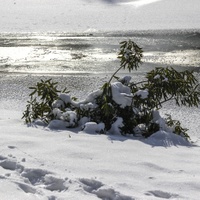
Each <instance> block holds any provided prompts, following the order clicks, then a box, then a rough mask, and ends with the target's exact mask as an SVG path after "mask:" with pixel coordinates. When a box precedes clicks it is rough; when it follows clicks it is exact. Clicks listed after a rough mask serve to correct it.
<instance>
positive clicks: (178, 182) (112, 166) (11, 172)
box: [0, 75, 200, 200]
mask: <svg viewBox="0 0 200 200" xmlns="http://www.w3.org/2000/svg"><path fill="white" fill-rule="evenodd" d="M40 78H41V77H38V76H31V75H21V76H19V77H16V75H7V76H6V77H5V76H2V77H1V79H0V80H1V86H0V89H1V91H3V93H4V94H2V98H1V99H0V113H1V115H0V128H1V129H0V138H1V139H0V199H2V200H7V199H12V200H15V199H16V200H29V199H30V200H31V199H48V200H58V199H62V200H68V199H73V200H74V199H80V200H90V199H91V200H93V199H103V200H133V199H138V200H144V199H145V200H146V199H147V200H149V199H151V200H154V199H185V200H188V199H189V200H198V199H199V190H200V161H199V159H198V156H199V153H200V150H199V147H200V141H199V139H200V134H199V130H200V123H199V119H198V117H199V108H181V109H180V108H177V107H175V106H173V105H172V104H168V105H166V106H165V107H164V109H163V113H164V112H167V113H169V114H171V115H172V116H173V117H174V118H177V119H179V120H181V121H182V123H183V125H184V126H186V127H188V128H189V129H190V131H189V134H190V135H191V138H192V143H188V142H186V141H185V140H183V139H182V138H180V137H179V136H175V135H172V134H169V133H165V132H160V133H159V134H156V135H154V136H152V137H150V138H148V139H144V138H134V137H124V136H119V135H118V136H117V135H99V134H96V133H94V132H91V131H90V134H88V133H86V132H83V131H81V128H76V129H67V130H49V129H47V128H44V127H42V126H41V127H39V126H38V127H27V126H26V125H25V124H24V122H23V121H22V120H21V116H22V111H23V110H24V108H25V104H26V101H25V100H26V99H28V91H27V87H28V86H29V85H33V83H34V82H36V81H37V80H38V79H40ZM46 78H49V77H46ZM52 78H53V79H54V80H57V81H59V80H60V82H61V83H62V85H65V84H68V85H69V88H70V87H71V88H70V89H73V88H74V92H75V93H77V94H78V93H79V94H80V96H82V97H83V96H84V95H85V93H88V92H89V91H90V90H93V89H94V88H96V87H98V86H99V85H101V83H102V82H104V81H105V79H106V78H105V77H104V78H103V77H98V76H97V77H84V76H82V75H80V77H76V78H73V77H70V76H69V77H63V76H61V77H57V76H55V77H52ZM139 78H140V77H138V79H139ZM77 80H79V81H77ZM91 82H94V83H95V84H94V85H92V84H91ZM74 83H77V86H75V85H74ZM70 84H71V85H70ZM87 85H88V87H87V88H86V89H85V90H83V88H82V86H84V87H85V86H87ZM81 88H82V90H83V91H82V92H80V90H81ZM29 92H30V91H29Z"/></svg>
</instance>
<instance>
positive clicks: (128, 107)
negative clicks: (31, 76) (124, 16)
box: [23, 40, 200, 138]
mask: <svg viewBox="0 0 200 200" xmlns="http://www.w3.org/2000/svg"><path fill="white" fill-rule="evenodd" d="M120 44H121V46H120V51H119V54H118V58H119V59H120V67H119V68H118V69H117V70H116V71H115V72H114V74H113V75H112V76H111V78H110V79H109V81H108V82H106V83H105V84H104V85H103V86H102V88H101V89H99V90H97V91H95V92H93V93H91V94H89V95H88V97H87V98H86V100H85V101H83V102H77V101H76V98H71V97H70V96H69V95H68V94H67V93H66V89H64V90H63V91H60V90H58V89H57V85H58V83H55V82H53V81H52V80H51V79H50V80H46V81H43V80H41V82H38V83H37V85H36V86H35V87H30V89H31V90H33V92H32V93H31V94H30V101H28V104H27V107H26V110H25V111H24V113H23V118H24V119H25V122H26V123H31V122H34V120H36V119H41V120H43V121H45V122H46V123H47V124H49V123H50V122H51V121H52V120H55V119H57V120H61V121H64V122H66V123H65V125H66V127H74V126H77V125H78V122H79V121H80V120H81V119H83V118H87V119H88V120H87V121H90V122H96V123H97V124H99V123H104V125H105V130H104V132H106V131H111V130H112V128H113V127H114V125H116V124H117V122H118V121H121V124H117V126H116V127H117V128H118V130H119V132H120V133H121V134H123V135H126V134H134V135H136V134H140V135H143V136H144V137H149V136H150V135H152V134H153V133H155V132H157V131H158V130H168V131H172V132H174V133H175V134H178V135H181V136H183V137H185V138H189V136H188V134H187V129H185V128H183V127H182V126H181V124H180V122H179V121H176V120H172V118H171V116H170V115H168V116H167V118H166V119H164V118H162V117H160V115H159V112H158V110H159V109H160V108H162V105H163V103H165V102H167V101H170V100H173V101H175V103H176V104H177V105H178V106H182V105H183V106H197V107H198V106H199V103H200V98H199V97H200V92H199V90H198V86H199V85H198V81H197V79H196V78H195V76H194V74H193V73H192V72H190V71H183V72H178V71H176V70H175V69H173V68H155V69H154V70H152V71H150V72H148V73H147V74H146V76H145V80H144V81H141V82H138V83H135V82H131V81H130V80H131V77H130V76H126V77H123V78H118V77H116V74H117V72H119V71H120V70H121V69H127V70H128V71H129V72H131V71H132V70H137V69H138V67H139V65H140V64H141V59H142V56H143V54H142V53H143V51H142V49H141V48H140V47H138V45H137V44H136V43H134V42H133V41H131V40H128V41H123V42H121V43H120ZM113 79H117V82H113ZM119 119H120V120H119Z"/></svg>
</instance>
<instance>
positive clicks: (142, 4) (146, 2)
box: [120, 0, 161, 7]
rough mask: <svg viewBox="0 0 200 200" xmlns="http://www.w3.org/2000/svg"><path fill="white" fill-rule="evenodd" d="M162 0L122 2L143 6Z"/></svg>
mask: <svg viewBox="0 0 200 200" xmlns="http://www.w3.org/2000/svg"><path fill="white" fill-rule="evenodd" d="M158 1H161V0H136V1H131V2H124V3H120V4H123V5H133V6H135V7H141V6H145V5H147V4H151V3H155V2H158Z"/></svg>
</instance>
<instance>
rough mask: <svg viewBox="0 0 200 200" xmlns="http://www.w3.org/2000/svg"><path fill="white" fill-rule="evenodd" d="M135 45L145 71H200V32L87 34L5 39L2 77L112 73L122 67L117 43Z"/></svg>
mask: <svg viewBox="0 0 200 200" xmlns="http://www.w3.org/2000/svg"><path fill="white" fill-rule="evenodd" d="M127 39H131V40H133V41H135V42H136V43H137V44H138V45H139V46H140V47H142V48H143V50H144V58H143V65H142V66H141V68H140V69H139V71H140V70H141V71H142V72H144V71H148V70H149V69H152V67H155V66H174V67H176V66H179V67H181V68H184V69H186V68H189V69H194V70H196V71H199V67H200V30H169V31H167V30H162V31H155V30H154V31H153V30H151V31H120V32H117V31H115V32H113V31H112V32H98V33H91V34H89V33H84V34H70V33H2V34H0V71H1V73H61V74H63V73H64V74H69V73H73V74H76V73H104V74H105V73H110V72H112V71H113V70H115V69H116V68H117V67H118V66H119V61H118V59H117V53H118V50H119V42H121V41H123V40H127Z"/></svg>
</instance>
